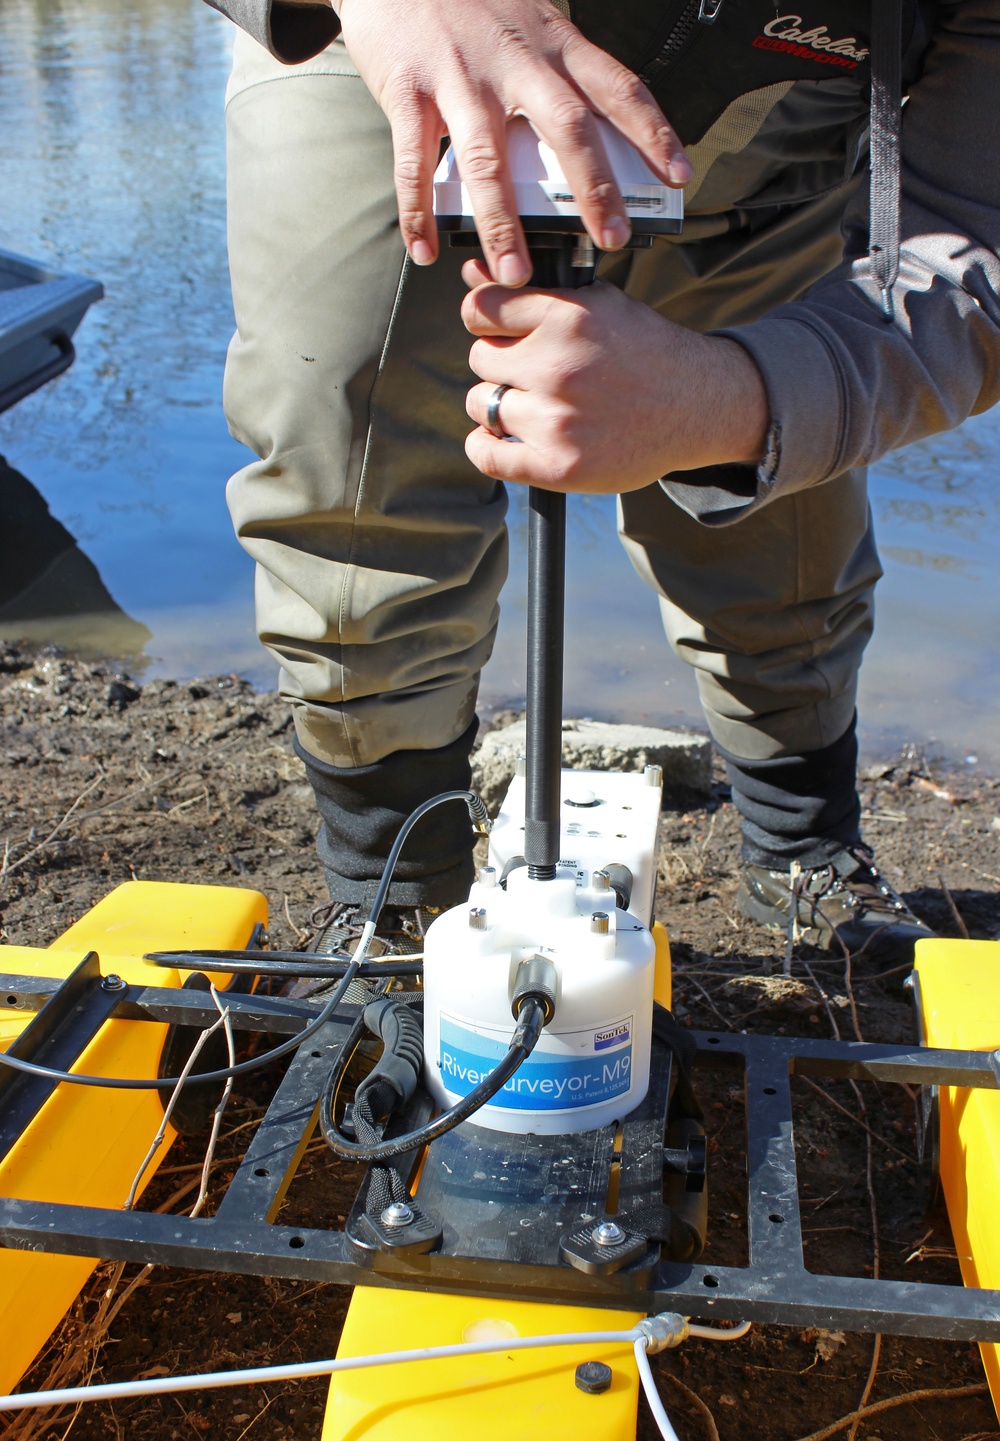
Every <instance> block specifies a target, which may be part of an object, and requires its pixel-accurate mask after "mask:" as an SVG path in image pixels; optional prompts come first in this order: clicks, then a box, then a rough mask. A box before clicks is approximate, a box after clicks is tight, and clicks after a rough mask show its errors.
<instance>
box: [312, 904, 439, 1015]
mask: <svg viewBox="0 0 1000 1441" xmlns="http://www.w3.org/2000/svg"><path fill="white" fill-rule="evenodd" d="M437 915H440V908H439V907H437V906H390V905H387V906H383V907H382V914H381V916H380V917H379V923H378V929H377V930H376V933H375V935H374V936H373V938H372V941H371V944H370V945H369V947H368V960H371V961H377V960H379V959H380V958H381V957H383V956H384V957H390V956H419V955H420V954H421V953H422V951H423V949H424V939H423V938H424V932H425V931H426V929H427V927H428V926H429V925H430V923H431V921H432V920H433V919H434V917H435V916H437ZM365 918H366V908H365V907H364V906H360V905H353V904H351V903H350V902H344V901H327V902H326V903H325V904H324V905H321V906H317V907H316V909H315V910H314V911H313V912H312V914H311V916H310V917H309V919H310V922H311V924H312V926H313V934H312V936H311V938H310V941H309V945H308V946H307V947H306V949H307V950H309V951H311V952H313V953H315V954H316V955H321V956H330V957H331V958H333V957H337V956H344V957H346V956H352V955H353V954H354V952H355V950H356V949H357V945H358V942H359V941H360V939H361V932H362V929H363V928H364V923H365ZM338 984H339V982H337V981H325V980H319V981H317V980H304V981H299V982H297V983H296V984H295V985H294V986H293V987H292V989H291V990H290V991H289V994H290V995H293V996H296V997H298V998H300V999H301V998H303V997H307V996H311V997H320V998H322V997H324V996H326V995H328V994H330V993H331V992H332V991H333V990H334V988H335V987H336V986H337V985H338ZM376 986H377V982H376V981H375V980H374V979H372V978H368V979H366V980H356V981H352V982H351V984H350V985H349V986H348V988H347V991H346V992H345V994H344V1000H345V1001H346V1002H347V1003H348V1004H349V1005H355V1006H357V1005H365V1004H367V1002H368V1001H370V1000H371V999H372V997H373V996H374V994H375V990H376Z"/></svg>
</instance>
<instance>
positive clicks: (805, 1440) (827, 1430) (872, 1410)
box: [799, 1381, 989, 1441]
mask: <svg viewBox="0 0 1000 1441" xmlns="http://www.w3.org/2000/svg"><path fill="white" fill-rule="evenodd" d="M988 1390H989V1387H988V1386H987V1384H986V1382H985V1381H977V1382H976V1383H975V1384H974V1385H971V1386H955V1387H953V1388H952V1387H948V1386H935V1387H929V1388H926V1389H924V1390H921V1391H907V1392H906V1393H905V1394H904V1395H902V1396H891V1397H890V1398H889V1399H888V1400H887V1401H874V1402H873V1403H872V1405H871V1406H865V1407H863V1408H862V1409H861V1410H857V1411H851V1412H849V1413H848V1415H846V1416H841V1418H840V1420H839V1421H832V1422H831V1423H830V1425H829V1426H824V1427H823V1429H822V1430H821V1431H811V1432H810V1433H809V1435H808V1436H801V1437H799V1441H828V1438H829V1437H830V1436H836V1434H837V1432H838V1431H843V1430H844V1428H845V1427H847V1426H850V1425H851V1424H852V1423H853V1422H854V1421H867V1420H868V1418H869V1417H870V1416H877V1415H879V1414H880V1412H882V1411H889V1410H891V1409H892V1407H894V1406H909V1405H915V1404H916V1402H918V1401H939V1400H942V1399H944V1398H945V1397H949V1398H950V1399H952V1400H954V1401H960V1400H962V1398H963V1397H965V1396H983V1395H985V1393H986V1392H987V1391H988Z"/></svg>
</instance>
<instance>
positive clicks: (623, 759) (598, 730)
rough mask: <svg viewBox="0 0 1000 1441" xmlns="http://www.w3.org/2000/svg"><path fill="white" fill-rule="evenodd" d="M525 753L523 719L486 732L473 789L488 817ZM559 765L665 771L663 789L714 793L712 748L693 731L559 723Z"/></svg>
mask: <svg viewBox="0 0 1000 1441" xmlns="http://www.w3.org/2000/svg"><path fill="white" fill-rule="evenodd" d="M524 750H525V722H524V720H523V718H522V719H521V720H518V721H515V722H514V723H513V725H508V726H504V727H503V729H502V730H495V731H490V733H489V735H487V736H486V738H485V739H484V741H483V743H482V745H481V746H480V748H479V750H478V751H477V752H476V753H475V754H474V755H473V757H472V787H473V790H476V791H478V792H479V794H480V795H481V796H482V797H483V799H484V800H485V802H486V804H487V805H488V806H489V808H490V810H491V812H493V813H495V812H496V810H497V809H498V807H499V805H500V802H501V800H502V799H503V795H504V792H505V791H506V789H507V785H508V782H509V781H510V778H511V776H512V775H513V774H514V767H515V765H516V764H517V758H518V756H519V755H523V754H524ZM563 765H564V766H569V767H571V768H572V769H573V770H585V771H632V770H641V769H642V768H643V766H648V765H657V766H662V767H663V779H664V785H665V787H666V788H668V789H669V787H670V786H671V785H675V786H686V787H688V788H689V789H690V790H693V791H701V792H703V793H707V792H708V791H710V790H711V788H712V746H711V742H710V741H709V739H708V737H707V736H704V735H699V734H698V733H697V732H695V731H684V730H662V729H660V728H659V727H657V726H641V725H613V724H610V723H608V722H606V721H591V720H565V721H563Z"/></svg>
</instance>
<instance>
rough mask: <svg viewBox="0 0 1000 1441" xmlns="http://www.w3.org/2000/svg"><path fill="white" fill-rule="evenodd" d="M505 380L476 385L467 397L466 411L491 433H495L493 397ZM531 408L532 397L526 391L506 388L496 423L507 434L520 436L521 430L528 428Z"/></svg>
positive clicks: (471, 418)
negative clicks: (491, 422) (492, 421)
mask: <svg viewBox="0 0 1000 1441" xmlns="http://www.w3.org/2000/svg"><path fill="white" fill-rule="evenodd" d="M503 384H504V382H503V381H498V382H496V383H495V384H494V383H493V382H490V383H488V384H483V385H474V386H473V387H472V389H471V390H470V391H469V393H468V394H467V395H466V397H465V413H466V415H467V416H468V417H469V419H470V420H474V421H475V422H476V424H477V425H481V426H482V427H483V429H484V430H485V431H487V432H488V433H489V434H490V435H492V434H493V427H492V426H491V425H490V406H491V404H492V401H493V397H494V395H495V394H496V392H497V390H498V388H499V386H501V385H503ZM530 410H531V399H530V397H529V396H527V395H526V394H525V392H524V391H521V390H516V389H513V388H511V389H509V390H505V391H504V393H503V395H502V396H501V397H500V403H499V405H498V406H497V407H496V423H497V425H498V426H499V428H500V430H502V431H503V433H504V435H505V436H514V437H515V438H520V435H521V431H522V430H524V429H526V427H527V426H528V424H529V423H530V421H529V412H530Z"/></svg>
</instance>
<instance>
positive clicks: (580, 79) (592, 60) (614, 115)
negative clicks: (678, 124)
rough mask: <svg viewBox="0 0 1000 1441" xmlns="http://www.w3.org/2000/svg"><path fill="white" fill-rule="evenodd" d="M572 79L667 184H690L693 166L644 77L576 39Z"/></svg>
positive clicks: (570, 59)
mask: <svg viewBox="0 0 1000 1441" xmlns="http://www.w3.org/2000/svg"><path fill="white" fill-rule="evenodd" d="M563 59H564V63H565V65H566V69H567V73H568V75H569V78H570V79H571V80H572V81H573V82H574V83H575V84H576V85H578V86H579V87H580V90H581V92H582V94H583V96H584V98H585V100H586V101H587V103H588V104H589V105H591V106H592V107H593V109H594V110H596V111H597V112H598V114H600V115H604V116H606V117H607V119H608V120H610V121H611V123H612V125H614V127H615V129H616V130H620V131H621V133H622V134H623V135H624V136H625V137H626V139H628V140H630V141H631V143H632V144H633V145H634V146H635V148H636V150H638V151H639V153H640V155H642V156H643V157H644V158H645V159H646V160H647V161H648V163H649V165H650V166H651V167H652V169H653V170H655V172H656V174H657V175H659V177H660V179H661V180H663V181H664V182H665V184H667V185H673V186H677V187H679V186H682V185H686V184H687V183H688V181H689V180H690V179H691V175H692V169H691V162H690V161H689V160H688V158H687V155H686V154H685V153H684V146H683V145H682V144H681V141H680V139H679V137H678V135H677V132H676V131H675V130H674V128H673V126H672V125H671V124H670V122H669V120H668V119H667V117H666V116H665V115H664V113H663V111H662V110H661V109H660V107H659V105H657V103H656V101H655V100H654V99H653V97H652V95H651V94H650V92H649V91H648V90H647V88H646V86H645V85H644V84H643V83H642V81H641V80H640V79H639V77H638V75H635V74H633V73H632V71H631V70H628V69H626V67H625V66H624V65H620V64H619V63H618V61H617V60H615V59H614V58H613V57H612V56H611V55H608V54H607V52H606V51H604V50H600V49H598V47H597V46H596V45H591V44H590V43H589V41H587V40H584V38H583V36H582V35H570V37H569V40H568V42H567V44H566V47H565V49H564V51H563Z"/></svg>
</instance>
